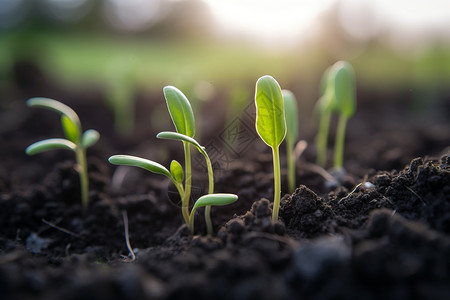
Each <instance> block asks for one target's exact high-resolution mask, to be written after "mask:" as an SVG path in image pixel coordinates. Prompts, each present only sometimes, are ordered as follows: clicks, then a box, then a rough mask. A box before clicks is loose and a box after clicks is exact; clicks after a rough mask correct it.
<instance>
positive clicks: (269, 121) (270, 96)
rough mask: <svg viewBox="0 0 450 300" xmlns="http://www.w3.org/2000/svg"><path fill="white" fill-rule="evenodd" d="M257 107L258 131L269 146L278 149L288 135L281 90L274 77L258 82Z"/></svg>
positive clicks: (264, 77)
mask: <svg viewBox="0 0 450 300" xmlns="http://www.w3.org/2000/svg"><path fill="white" fill-rule="evenodd" d="M255 105H256V131H257V132H258V134H259V136H260V137H261V139H262V140H263V141H264V142H265V143H266V144H267V145H269V146H270V147H272V148H276V147H278V146H279V145H280V144H281V142H282V141H283V140H284V137H285V135H286V120H285V117H284V101H283V95H282V94H281V88H280V85H279V84H278V82H277V81H276V80H275V79H274V78H273V77H272V76H268V75H266V76H263V77H261V78H259V79H258V81H257V82H256V93H255Z"/></svg>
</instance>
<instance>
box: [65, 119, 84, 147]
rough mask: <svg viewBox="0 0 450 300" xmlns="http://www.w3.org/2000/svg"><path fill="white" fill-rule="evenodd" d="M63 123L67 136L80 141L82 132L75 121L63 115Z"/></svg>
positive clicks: (75, 141)
mask: <svg viewBox="0 0 450 300" xmlns="http://www.w3.org/2000/svg"><path fill="white" fill-rule="evenodd" d="M61 125H62V128H63V131H64V135H65V136H66V138H67V139H68V140H69V141H71V142H74V143H78V139H79V138H80V132H79V131H78V127H77V125H75V123H73V122H72V120H71V119H69V118H68V117H67V116H66V115H62V116H61Z"/></svg>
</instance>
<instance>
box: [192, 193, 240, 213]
mask: <svg viewBox="0 0 450 300" xmlns="http://www.w3.org/2000/svg"><path fill="white" fill-rule="evenodd" d="M237 199H238V196H237V195H235V194H208V195H204V196H201V197H200V198H198V200H197V201H196V202H195V204H194V207H193V208H192V211H195V210H196V209H197V208H198V207H202V206H208V205H214V206H223V205H228V204H231V203H234V202H236V201H237Z"/></svg>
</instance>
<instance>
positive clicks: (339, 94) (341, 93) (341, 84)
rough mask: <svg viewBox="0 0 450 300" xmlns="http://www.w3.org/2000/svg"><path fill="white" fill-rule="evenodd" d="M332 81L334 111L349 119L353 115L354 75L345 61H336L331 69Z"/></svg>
mask: <svg viewBox="0 0 450 300" xmlns="http://www.w3.org/2000/svg"><path fill="white" fill-rule="evenodd" d="M332 76H333V80H334V101H335V106H334V109H335V110H337V111H339V112H340V113H341V114H343V115H344V116H345V117H347V118H349V117H351V116H352V115H353V114H354V113H355V109H356V101H355V98H356V96H355V73H354V71H353V68H352V66H351V65H350V64H349V63H348V62H345V61H338V62H336V63H335V64H334V65H333V67H332Z"/></svg>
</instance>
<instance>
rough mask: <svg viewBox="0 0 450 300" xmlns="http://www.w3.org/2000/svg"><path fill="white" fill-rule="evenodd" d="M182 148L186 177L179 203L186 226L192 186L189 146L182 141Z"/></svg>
mask: <svg viewBox="0 0 450 300" xmlns="http://www.w3.org/2000/svg"><path fill="white" fill-rule="evenodd" d="M183 146H184V164H185V166H184V174H185V176H186V179H185V182H184V186H185V188H184V196H183V199H182V202H181V210H182V213H183V218H184V221H185V222H186V224H188V223H189V199H190V197H191V184H192V174H191V150H190V144H189V143H188V142H184V141H183Z"/></svg>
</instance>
